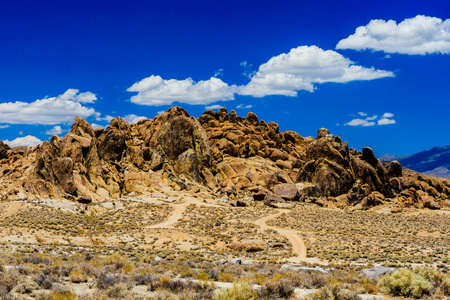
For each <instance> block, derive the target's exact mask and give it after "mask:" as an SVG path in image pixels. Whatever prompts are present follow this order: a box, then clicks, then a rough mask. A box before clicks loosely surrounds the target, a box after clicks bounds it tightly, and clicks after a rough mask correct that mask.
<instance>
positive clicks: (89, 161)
mask: <svg viewBox="0 0 450 300" xmlns="http://www.w3.org/2000/svg"><path fill="white" fill-rule="evenodd" d="M407 173H408V174H405V171H404V170H403V169H402V166H401V165H400V163H398V162H392V163H390V165H384V164H382V163H380V161H379V160H378V159H377V158H376V157H375V155H374V153H373V151H372V149H370V148H363V149H362V151H356V150H354V149H349V147H348V144H347V142H343V141H342V140H341V138H340V137H337V136H333V135H332V134H330V132H329V131H328V130H327V129H325V128H321V129H319V131H318V134H317V137H316V138H312V137H302V136H300V135H299V134H298V133H295V132H293V131H285V132H280V130H279V126H278V125H277V124H276V123H274V122H269V123H266V122H264V121H263V120H259V119H258V117H257V116H256V115H255V114H253V113H251V112H250V113H248V114H247V116H246V117H245V118H244V117H240V116H238V115H237V114H236V112H235V111H231V112H230V113H228V112H227V110H226V109H225V108H221V109H220V110H219V112H215V111H211V110H208V111H206V112H204V113H203V114H202V115H201V116H200V117H199V118H198V119H196V118H194V117H191V116H189V114H188V113H187V112H186V111H185V110H183V109H182V108H180V107H173V108H171V109H169V110H168V111H167V112H165V113H163V114H162V115H159V116H157V117H155V118H154V119H153V120H149V119H147V120H141V121H139V122H138V123H136V124H129V123H128V122H126V121H124V120H123V119H121V118H120V117H118V118H116V119H113V120H112V121H111V123H110V125H109V126H108V127H107V128H106V129H96V130H94V129H93V128H92V126H91V125H90V124H89V123H88V122H86V121H85V120H83V119H82V118H79V117H77V118H76V119H75V122H74V124H73V125H72V128H71V130H70V132H69V133H68V134H67V135H66V136H65V137H64V138H63V139H60V138H59V137H57V136H53V137H52V138H51V139H50V142H44V143H43V144H42V145H38V146H36V147H33V148H29V147H18V148H13V149H11V148H10V147H9V146H8V145H6V144H4V143H3V142H0V196H1V197H2V198H8V199H23V198H29V199H35V198H36V199H39V198H67V199H72V200H74V201H78V202H81V203H89V202H91V201H100V200H101V199H105V198H109V197H112V198H119V197H123V196H127V195H138V194H146V193H151V192H154V191H157V190H164V189H174V190H192V189H193V187H195V190H196V191H199V190H200V188H201V189H202V190H204V191H208V192H209V193H210V195H211V196H212V197H229V198H236V199H237V198H240V197H253V199H255V200H256V201H261V200H270V201H266V202H267V203H268V205H271V206H273V203H275V202H282V201H309V202H315V203H317V204H319V205H321V206H330V207H336V206H337V207H344V206H354V207H355V208H361V209H364V208H368V207H371V206H376V205H381V204H385V203H388V202H396V203H397V204H398V205H401V206H417V207H421V206H423V205H425V206H426V207H429V208H432V209H436V208H439V207H442V206H446V205H448V203H449V198H450V184H449V182H448V181H446V180H441V179H437V178H433V177H430V176H426V175H421V174H419V173H413V172H407ZM199 187H200V188H199ZM277 199H278V200H277ZM275 200H277V201H275Z"/></svg>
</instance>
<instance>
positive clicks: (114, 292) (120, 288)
mask: <svg viewBox="0 0 450 300" xmlns="http://www.w3.org/2000/svg"><path fill="white" fill-rule="evenodd" d="M126 294H127V286H126V285H125V284H123V283H119V284H116V285H114V286H113V287H111V288H109V289H108V291H107V292H106V295H108V297H111V298H124V297H125V295H126Z"/></svg>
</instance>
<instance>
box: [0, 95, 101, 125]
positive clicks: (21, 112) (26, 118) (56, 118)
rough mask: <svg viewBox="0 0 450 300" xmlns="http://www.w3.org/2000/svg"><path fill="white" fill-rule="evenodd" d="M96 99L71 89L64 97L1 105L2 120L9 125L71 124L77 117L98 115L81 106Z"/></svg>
mask: <svg viewBox="0 0 450 300" xmlns="http://www.w3.org/2000/svg"><path fill="white" fill-rule="evenodd" d="M94 97H95V95H94V94H92V93H90V92H86V93H78V90H76V89H69V90H67V91H66V92H65V93H64V94H62V95H59V96H56V97H50V98H44V99H38V100H36V101H34V102H22V101H16V102H6V103H0V120H1V122H2V123H8V124H41V125H55V124H61V123H70V122H72V121H73V119H74V118H75V117H76V116H80V117H82V118H87V117H90V116H92V115H94V114H95V113H96V112H95V109H93V108H89V107H86V106H83V105H82V104H81V103H91V102H92V101H95V100H93V99H94Z"/></svg>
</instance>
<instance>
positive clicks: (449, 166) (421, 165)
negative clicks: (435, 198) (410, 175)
mask: <svg viewBox="0 0 450 300" xmlns="http://www.w3.org/2000/svg"><path fill="white" fill-rule="evenodd" d="M379 159H380V160H381V161H393V160H396V161H398V162H399V163H401V164H402V166H404V167H406V168H409V169H412V170H414V171H417V172H421V173H424V174H427V175H432V176H437V177H444V178H450V146H444V147H434V148H433V149H430V150H427V151H422V152H419V153H416V154H412V155H405V156H394V155H390V154H385V155H383V156H380V157H379Z"/></svg>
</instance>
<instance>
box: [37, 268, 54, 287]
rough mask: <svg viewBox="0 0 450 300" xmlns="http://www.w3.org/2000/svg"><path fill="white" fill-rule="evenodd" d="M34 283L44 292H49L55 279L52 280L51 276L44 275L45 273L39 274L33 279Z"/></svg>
mask: <svg viewBox="0 0 450 300" xmlns="http://www.w3.org/2000/svg"><path fill="white" fill-rule="evenodd" d="M34 281H35V282H36V283H37V284H38V285H39V286H40V287H41V288H42V289H45V290H49V289H51V288H52V285H53V282H55V281H56V279H55V278H53V277H52V276H51V275H46V274H45V273H43V272H41V273H40V274H39V276H38V277H35V278H34Z"/></svg>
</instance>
